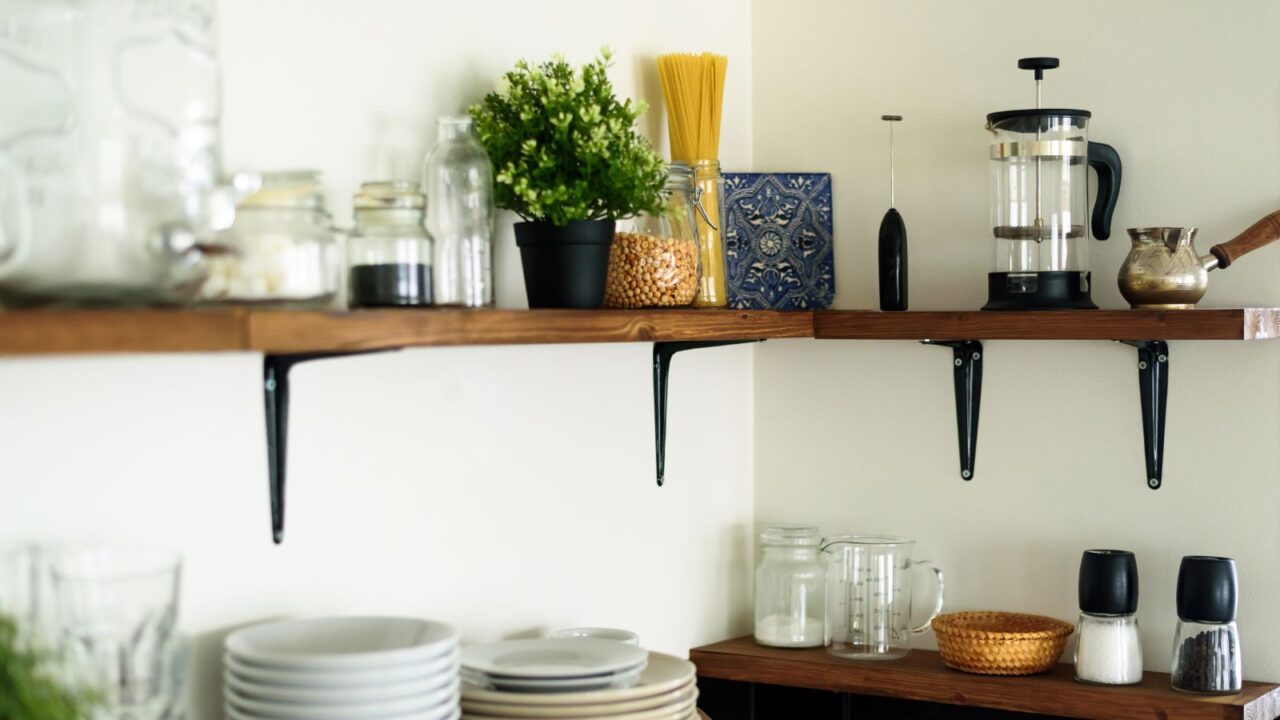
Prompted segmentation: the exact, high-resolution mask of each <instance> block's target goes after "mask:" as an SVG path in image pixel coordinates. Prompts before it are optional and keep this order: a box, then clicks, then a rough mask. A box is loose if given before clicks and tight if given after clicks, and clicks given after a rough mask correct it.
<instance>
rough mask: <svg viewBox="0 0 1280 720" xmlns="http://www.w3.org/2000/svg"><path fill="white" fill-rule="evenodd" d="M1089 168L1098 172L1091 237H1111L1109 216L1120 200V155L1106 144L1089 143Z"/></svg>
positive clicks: (1102, 238)
mask: <svg viewBox="0 0 1280 720" xmlns="http://www.w3.org/2000/svg"><path fill="white" fill-rule="evenodd" d="M1089 167H1091V168H1093V169H1094V170H1097V171H1098V197H1097V199H1095V200H1094V201H1093V222H1092V228H1093V236H1094V237H1095V238H1097V239H1098V240H1106V239H1107V238H1109V237H1111V215H1112V214H1113V213H1115V211H1116V200H1118V199H1119V198H1120V179H1121V177H1122V172H1121V171H1122V168H1121V165H1120V153H1118V152H1116V149H1115V148H1113V147H1111V146H1110V145H1108V144H1106V143H1100V142H1093V141H1092V140H1091V141H1089Z"/></svg>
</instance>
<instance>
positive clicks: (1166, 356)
mask: <svg viewBox="0 0 1280 720" xmlns="http://www.w3.org/2000/svg"><path fill="white" fill-rule="evenodd" d="M1156 359H1157V360H1159V361H1160V362H1166V361H1168V360H1169V356H1168V355H1161V356H1160V357H1158V358H1156Z"/></svg>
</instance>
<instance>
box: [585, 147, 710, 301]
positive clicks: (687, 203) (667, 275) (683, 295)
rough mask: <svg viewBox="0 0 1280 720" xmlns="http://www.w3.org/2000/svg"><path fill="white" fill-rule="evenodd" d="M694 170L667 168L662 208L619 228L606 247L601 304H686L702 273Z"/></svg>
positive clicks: (673, 165) (680, 165) (681, 165)
mask: <svg viewBox="0 0 1280 720" xmlns="http://www.w3.org/2000/svg"><path fill="white" fill-rule="evenodd" d="M700 211H701V207H700V206H699V204H698V199H697V195H696V193H695V191H694V186H693V171H692V170H691V169H690V168H689V166H688V165H686V164H685V163H679V162H676V163H671V164H670V165H669V166H668V167H667V185H666V188H665V189H664V190H663V204H662V211H661V212H660V213H658V214H656V215H642V216H639V217H637V218H635V219H634V220H633V221H632V222H631V227H630V229H624V230H622V231H620V232H618V233H617V234H616V235H615V236H614V239H613V247H612V248H611V249H610V250H609V278H608V281H607V283H606V286H605V294H604V302H605V305H607V306H608V307H615V308H654V307H685V306H688V305H690V304H691V303H692V302H693V300H694V298H695V297H696V296H697V294H698V283H699V279H700V277H701V272H700V268H701V266H700V263H699V260H698V230H697V224H696V221H695V219H694V217H695V213H697V212H700Z"/></svg>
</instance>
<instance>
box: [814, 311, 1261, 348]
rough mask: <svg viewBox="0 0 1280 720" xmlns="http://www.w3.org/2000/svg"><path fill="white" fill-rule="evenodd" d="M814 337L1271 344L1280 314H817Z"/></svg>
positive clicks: (1238, 312) (1142, 312)
mask: <svg viewBox="0 0 1280 720" xmlns="http://www.w3.org/2000/svg"><path fill="white" fill-rule="evenodd" d="M815 315H816V318H815V321H814V336H815V337H817V338H821V339H832V340H837V339H839V340H924V339H928V340H1268V339H1272V338H1276V337H1280V310H1278V309H1275V308H1236V309H1230V310H1054V311H1045V310H1039V311H1015V312H982V311H980V310H978V311H968V312H933V311H923V312H922V311H912V312H877V311H869V310H829V311H823V312H819V313H815Z"/></svg>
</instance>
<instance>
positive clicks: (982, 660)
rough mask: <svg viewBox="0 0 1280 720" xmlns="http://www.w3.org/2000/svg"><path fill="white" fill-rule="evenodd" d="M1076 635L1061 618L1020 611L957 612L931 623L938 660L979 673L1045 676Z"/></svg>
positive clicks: (966, 670)
mask: <svg viewBox="0 0 1280 720" xmlns="http://www.w3.org/2000/svg"><path fill="white" fill-rule="evenodd" d="M1074 631H1075V628H1073V627H1072V626H1071V625H1069V624H1067V623H1065V622H1062V621H1061V620H1054V619H1053V618H1049V617H1044V616H1041V615H1024V614H1022V613H1010V612H988V611H982V612H958V613H948V614H946V615H939V616H938V617H936V618H934V619H933V632H934V633H935V634H936V635H937V636H938V652H939V653H940V654H941V655H942V661H943V662H945V663H946V664H947V666H949V667H953V668H955V669H956V670H963V671H965V672H971V673H978V674H979V675H1034V674H1036V673H1042V672H1047V671H1049V670H1051V669H1053V666H1054V665H1056V664H1057V663H1058V659H1059V658H1060V657H1062V649H1063V648H1064V647H1066V644H1067V636H1068V635H1070V634H1071V633H1072V632H1074Z"/></svg>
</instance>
